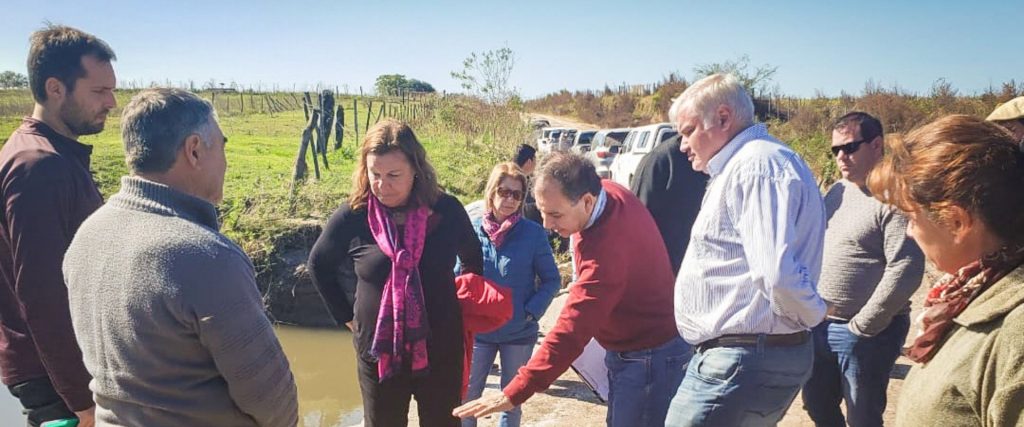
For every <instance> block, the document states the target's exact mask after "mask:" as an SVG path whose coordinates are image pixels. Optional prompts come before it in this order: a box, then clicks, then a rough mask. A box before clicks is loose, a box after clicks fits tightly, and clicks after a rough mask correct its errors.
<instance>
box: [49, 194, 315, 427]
mask: <svg viewBox="0 0 1024 427" xmlns="http://www.w3.org/2000/svg"><path fill="white" fill-rule="evenodd" d="M64 277H65V280H66V281H67V285H68V296H69V300H70V305H71V318H72V323H73V325H74V329H75V334H76V335H77V338H78V343H79V345H80V346H81V347H82V353H83V356H84V359H85V366H86V368H87V369H88V370H89V373H90V374H92V376H93V380H92V382H91V383H90V384H89V388H90V389H91V390H92V392H93V394H94V397H95V400H96V422H97V425H100V426H147V427H159V426H168V427H172V426H173V427H179V426H218V427H228V426H294V425H296V423H297V421H298V414H297V412H298V409H297V407H298V405H297V401H296V392H295V382H294V379H293V378H292V374H291V370H290V369H289V367H288V360H287V359H286V358H285V355H284V353H283V352H282V350H281V345H280V344H279V343H278V341H277V337H276V336H275V335H274V330H273V328H272V327H271V325H270V322H269V321H268V320H267V318H266V315H265V314H264V312H263V306H262V302H261V299H260V295H259V292H258V291H257V290H256V282H255V279H254V275H253V267H252V264H251V262H250V261H249V258H248V257H246V255H245V254H244V253H243V252H242V251H241V249H239V248H238V246H236V245H235V244H234V243H232V242H231V241H230V240H228V238H227V237H225V236H224V235H222V234H220V233H219V232H218V225H217V212H216V210H215V209H214V206H213V205H211V204H210V203H207V202H206V201H203V200H200V199H198V198H195V197H192V196H189V195H187V194H184V193H181V192H179V191H176V190H174V189H171V188H170V187H167V186H164V185H161V184H157V183H154V182H150V181H146V180H143V179H140V178H137V177H125V178H122V180H121V191H120V192H119V193H117V194H116V195H114V196H113V197H111V199H110V201H109V202H107V204H106V205H104V206H103V207H102V208H100V209H99V210H98V211H96V213H95V214H93V215H92V216H91V217H89V219H87V220H86V221H85V222H84V223H83V224H82V227H81V228H79V229H78V233H77V234H76V235H75V238H74V240H73V241H72V243H71V247H70V248H69V249H68V252H67V255H66V256H65V257H64Z"/></svg>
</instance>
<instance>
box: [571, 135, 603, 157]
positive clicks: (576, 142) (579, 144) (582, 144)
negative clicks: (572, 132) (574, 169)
mask: <svg viewBox="0 0 1024 427" xmlns="http://www.w3.org/2000/svg"><path fill="white" fill-rule="evenodd" d="M596 133H597V131H596V130H581V131H578V132H576V138H574V139H573V141H572V148H571V150H572V151H573V152H576V153H579V154H583V153H586V152H587V151H590V141H591V140H592V139H594V134H596Z"/></svg>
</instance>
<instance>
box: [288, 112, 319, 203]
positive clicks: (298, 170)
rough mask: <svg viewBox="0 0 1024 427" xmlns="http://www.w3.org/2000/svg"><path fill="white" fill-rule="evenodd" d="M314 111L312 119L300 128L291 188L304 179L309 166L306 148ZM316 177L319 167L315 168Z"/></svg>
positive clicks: (313, 125) (311, 128)
mask: <svg viewBox="0 0 1024 427" xmlns="http://www.w3.org/2000/svg"><path fill="white" fill-rule="evenodd" d="M316 119H317V117H316V111H314V112H313V120H309V121H308V122H307V124H306V128H305V129H303V130H302V142H301V143H300V144H299V154H298V156H296V157H295V167H294V168H293V169H292V190H293V191H294V190H295V185H296V184H298V183H300V182H302V181H303V180H305V179H306V174H307V173H308V171H309V166H307V165H306V150H307V148H309V144H310V143H311V142H312V140H313V128H314V127H316V123H317V121H316ZM316 161H317V160H316V154H314V155H313V164H314V165H316ZM316 177H317V179H320V168H319V167H317V169H316Z"/></svg>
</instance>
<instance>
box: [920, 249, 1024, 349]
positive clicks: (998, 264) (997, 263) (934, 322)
mask: <svg viewBox="0 0 1024 427" xmlns="http://www.w3.org/2000/svg"><path fill="white" fill-rule="evenodd" d="M1021 262H1024V248H1003V249H1001V250H999V251H997V252H995V253H992V254H989V255H987V256H985V257H983V258H982V259H980V260H978V261H974V262H972V263H970V264H967V265H966V266H964V267H962V268H960V270H958V271H957V274H947V275H945V276H943V277H942V278H940V279H939V281H938V282H936V283H935V284H934V285H932V288H931V289H930V290H929V291H928V296H927V297H926V298H925V300H924V312H922V313H921V314H920V316H918V319H917V322H918V323H919V324H920V328H921V331H920V332H919V333H918V335H917V337H915V338H914V342H913V343H911V345H910V346H908V347H907V348H905V349H903V353H904V355H906V356H907V358H909V359H910V360H913V361H915V362H917V363H925V362H927V361H929V360H931V358H932V356H934V355H935V352H936V351H937V350H938V349H939V346H940V345H941V344H942V340H943V338H945V336H946V334H947V333H949V330H950V329H952V328H953V319H955V318H956V316H958V315H959V314H960V313H962V312H963V311H964V310H965V309H967V306H968V305H970V303H971V301H974V298H975V297H977V296H978V295H979V294H981V293H982V292H983V291H984V290H985V289H987V288H988V287H989V286H991V285H992V284H994V283H996V282H998V281H999V279H1002V278H1003V277H1005V276H1006V275H1007V274H1009V273H1010V272H1011V271H1013V269H1015V268H1017V266H1019V265H1021Z"/></svg>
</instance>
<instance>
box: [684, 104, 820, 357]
mask: <svg viewBox="0 0 1024 427" xmlns="http://www.w3.org/2000/svg"><path fill="white" fill-rule="evenodd" d="M707 172H708V175H710V176H711V179H710V180H709V181H708V189H707V192H706V193H705V195H704V201H703V203H702V204H701V209H700V213H699V214H698V215H697V220H696V221H695V222H694V224H693V232H692V235H691V237H690V245H689V248H688V249H687V251H686V256H685V257H684V258H683V264H682V267H681V268H680V270H679V276H678V277H677V278H676V286H675V317H676V325H677V327H678V328H679V333H680V334H682V336H683V338H684V339H685V340H686V341H687V342H689V343H691V344H698V343H701V342H704V341H707V340H710V339H713V338H717V337H719V336H722V335H727V334H789V333H793V332H799V331H803V330H807V329H810V328H811V327H813V326H815V325H817V324H818V323H819V322H821V320H822V319H823V318H824V317H825V302H824V301H823V300H822V299H821V297H819V296H818V293H817V290H816V288H817V283H818V276H819V275H820V273H821V254H822V249H823V245H824V243H823V242H824V236H825V206H824V203H823V201H822V198H821V193H820V192H819V191H818V188H817V185H816V184H815V180H814V176H813V175H812V174H811V171H810V169H809V168H808V167H807V164H806V163H804V161H803V160H802V159H801V158H800V157H799V156H798V155H797V154H796V153H795V152H794V151H793V150H791V149H790V148H789V147H787V146H785V145H784V144H782V143H781V142H779V141H778V140H777V139H775V138H773V137H771V136H770V135H768V130H767V128H766V127H765V126H764V125H763V124H757V125H754V126H751V127H749V128H747V129H746V130H744V131H743V132H740V134H739V135H736V137H734V138H733V139H732V140H731V141H729V142H728V143H727V144H726V145H725V146H724V147H723V148H722V149H721V151H719V152H718V153H717V154H716V155H715V156H714V157H712V158H711V160H710V161H709V162H708V166H707Z"/></svg>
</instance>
